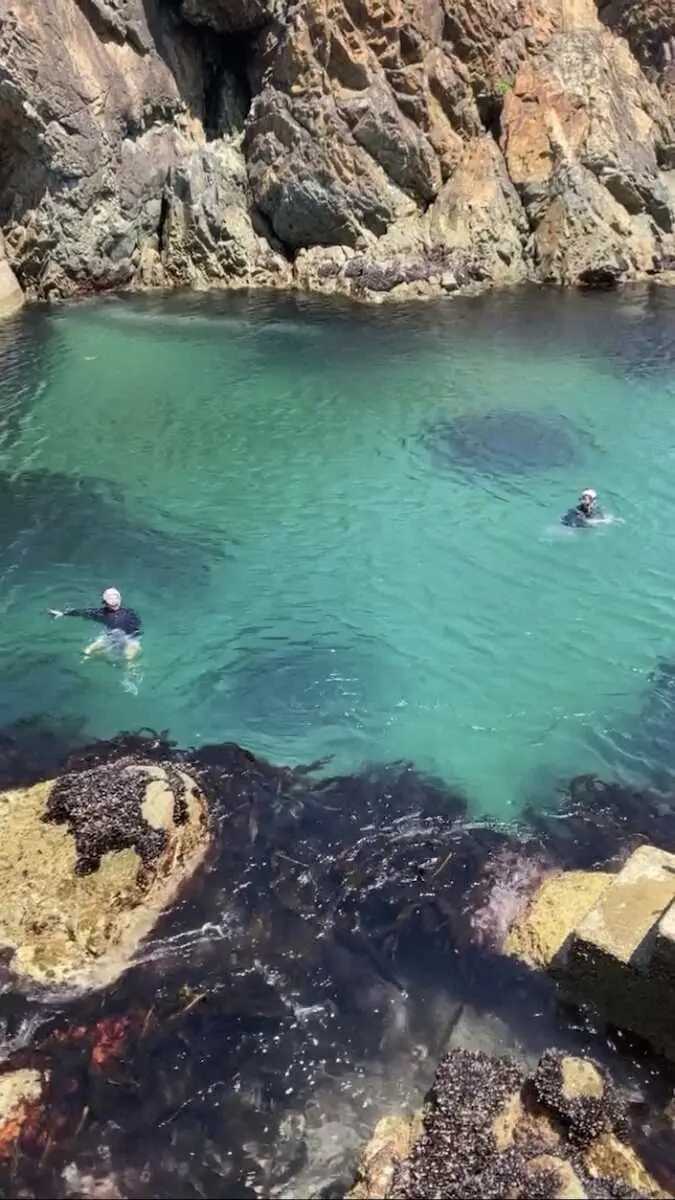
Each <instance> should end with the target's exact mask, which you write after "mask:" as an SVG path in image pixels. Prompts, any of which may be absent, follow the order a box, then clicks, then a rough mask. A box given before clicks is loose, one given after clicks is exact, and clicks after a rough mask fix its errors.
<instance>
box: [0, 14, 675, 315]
mask: <svg viewBox="0 0 675 1200" xmlns="http://www.w3.org/2000/svg"><path fill="white" fill-rule="evenodd" d="M599 8H600V17H599V15H598V8H597V7H596V4H595V3H594V2H593V0H542V2H541V3H539V4H537V5H534V6H532V5H530V4H527V3H525V2H524V0H518V2H517V3H510V2H509V0H496V2H495V3H493V4H491V5H490V6H488V8H487V9H486V8H485V6H480V5H476V3H475V0H459V3H456V2H455V0H396V2H395V3H392V4H386V5H382V4H380V3H379V0H356V2H354V0H329V2H327V0H299V2H298V3H293V4H290V3H289V2H288V0H238V2H237V3H234V4H230V3H226V2H225V0H182V3H180V4H178V3H176V4H173V5H168V4H166V3H163V2H162V0H119V2H118V0H115V2H114V3H112V2H108V0H87V3H86V4H85V3H82V2H78V0H42V3H41V4H40V5H36V4H35V3H34V0H11V3H8V4H6V5H5V9H4V12H3V14H2V16H1V17H0V62H1V63H2V69H1V73H0V150H1V152H2V159H3V171H2V177H1V179H0V229H1V230H2V232H4V234H5V238H6V241H7V246H8V253H9V263H10V267H11V269H12V270H13V271H14V272H15V273H16V276H17V277H18V280H19V283H20V285H21V287H22V288H23V290H24V291H25V292H26V294H27V295H29V296H31V297H33V296H38V297H50V296H64V295H69V294H72V293H73V292H78V291H82V290H88V289H103V288H116V287H117V288H118V287H126V286H133V287H152V286H158V285H167V284H168V285H179V284H189V285H191V286H195V287H204V286H207V285H209V284H217V285H219V286H224V287H238V288H242V287H251V286H264V287H301V288H309V289H313V290H318V291H323V292H342V293H346V294H348V295H351V296H354V297H358V298H361V299H371V300H377V299H381V298H382V297H385V296H389V295H391V296H394V297H399V298H403V297H406V296H416V295H430V294H444V293H451V292H455V291H457V290H458V289H463V288H468V289H475V288H478V287H485V286H489V285H491V284H494V285H505V284H513V283H518V282H519V281H521V280H523V279H535V280H540V281H541V280H543V281H551V282H556V283H568V284H578V283H579V284H584V285H609V284H615V283H618V282H620V281H622V280H624V279H632V278H636V277H643V276H645V275H648V276H651V275H653V274H658V273H660V272H664V271H666V270H667V268H668V266H669V265H671V266H672V264H673V262H675V242H674V241H673V228H674V226H675V187H674V186H673V168H674V166H675V130H674V125H673V105H674V101H673V97H674V96H675V83H674V79H675V76H674V74H673V72H674V70H675V68H674V67H673V62H674V60H675V29H673V18H672V5H670V4H669V3H668V0H649V3H648V4H646V5H642V4H641V5H635V4H629V3H622V2H618V3H600V4H599ZM624 35H625V37H624ZM625 38H627V39H628V40H627V41H626V40H625ZM3 272H4V273H5V274H7V271H6V269H5V268H2V267H0V275H1V274H2V273H3ZM8 282H9V283H10V284H11V276H8ZM1 283H2V280H1V279H0V284H1Z"/></svg>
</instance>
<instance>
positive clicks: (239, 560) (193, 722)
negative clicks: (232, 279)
mask: <svg viewBox="0 0 675 1200" xmlns="http://www.w3.org/2000/svg"><path fill="white" fill-rule="evenodd" d="M674 300H675V297H673V295H672V293H669V292H667V291H666V290H665V289H664V290H661V291H654V292H651V293H647V292H636V293H631V294H628V295H627V296H624V297H615V296H597V295H592V296H578V295H577V296H561V295H558V294H554V293H542V292H537V291H534V292H527V291H526V292H523V293H519V294H518V295H517V296H515V297H514V296H507V297H494V298H489V299H483V300H478V301H453V302H446V303H444V304H438V305H430V306H424V307H415V308H396V309H389V308H386V309H381V310H377V311H370V310H365V311H364V310H361V309H354V308H351V307H347V306H336V305H329V304H324V303H319V302H307V301H297V302H296V301H289V300H279V301H272V300H261V299H258V300H245V299H241V298H237V299H233V298H212V297H206V298H204V297H202V298H188V299H184V298H175V297H174V298H170V299H151V300H149V299H145V300H131V299H126V298H125V299H117V300H106V301H100V302H95V303H93V302H92V303H82V304H79V305H74V306H71V307H64V308H61V309H55V310H51V311H50V310H35V311H32V312H28V313H27V314H25V315H24V316H22V317H20V318H18V319H17V320H15V321H13V322H11V323H10V324H7V325H4V326H2V328H1V329H0V362H1V363H2V372H1V378H0V419H1V421H2V425H1V427H0V532H1V535H2V536H1V545H0V611H1V613H2V622H1V623H0V663H1V667H2V672H3V680H4V687H3V689H2V693H1V695H0V724H2V725H7V724H9V723H11V722H14V721H16V720H18V719H23V718H26V717H31V716H40V715H43V716H44V715H46V716H47V718H49V719H54V718H58V719H59V721H64V722H66V723H67V724H68V725H69V726H72V729H73V730H76V731H78V732H79V733H82V734H83V735H84V734H86V735H87V736H90V735H109V734H113V733H115V732H117V731H119V730H120V729H124V728H126V729H130V728H138V727H140V726H149V727H152V728H155V729H168V730H169V731H170V732H171V734H172V736H173V737H175V738H176V739H177V740H178V741H179V742H180V743H182V744H199V743H203V742H208V741H213V740H219V741H221V740H224V739H227V740H234V741H237V742H239V743H241V744H243V745H246V746H248V747H250V748H251V749H253V750H254V751H256V752H260V753H262V754H264V755H266V756H268V757H270V758H271V759H273V760H275V761H278V762H295V761H304V762H309V761H312V760H315V759H317V758H321V757H324V756H327V755H330V756H332V759H331V763H330V770H335V769H339V770H348V769H352V768H356V767H358V766H360V765H362V764H363V763H364V762H370V761H375V760H377V761H382V760H385V761H388V760H392V759H401V758H405V759H410V760H412V761H414V762H415V763H416V765H417V766H419V767H420V768H424V769H428V770H432V771H434V772H436V773H438V774H440V775H442V776H443V777H445V778H446V779H448V781H452V782H454V783H456V784H459V785H460V786H461V787H463V788H464V789H465V790H466V791H467V793H468V795H469V797H470V799H471V801H472V804H473V805H474V806H475V810H476V811H477V812H480V811H484V810H487V811H488V812H490V813H491V814H493V815H495V816H497V817H500V818H509V817H513V816H517V814H518V812H519V810H520V808H521V806H522V804H523V803H524V802H525V801H526V800H527V799H531V798H534V799H535V802H536V801H538V799H539V797H542V798H543V797H544V796H545V797H546V798H547V799H548V798H550V794H551V789H552V788H553V787H554V786H555V784H556V781H558V780H560V779H565V778H567V777H569V776H570V775H572V774H575V773H578V772H580V771H586V770H596V771H599V772H601V773H607V772H615V771H617V770H621V771H622V772H623V773H629V774H631V775H634V776H636V777H639V778H642V777H645V776H646V774H647V773H648V772H649V771H650V770H651V769H652V768H653V766H654V765H655V764H654V761H653V756H654V753H655V751H654V748H653V747H652V746H651V744H650V742H649V739H648V738H645V737H644V736H643V735H642V734H641V733H640V732H639V730H640V726H639V723H638V717H639V714H640V712H641V710H642V707H643V705H644V703H645V699H646V697H647V696H648V690H649V675H650V672H651V671H652V670H653V669H654V667H655V665H656V664H657V662H658V660H659V659H660V658H666V659H668V658H675V600H674V597H673V578H674V576H675V566H674V565H673V564H674V561H675V350H674V349H673V346H674V345H675V342H674V338H673V335H674V334H675V303H674ZM486 414H491V417H490V419H489V420H488V421H487V422H485V421H483V420H482V419H481V418H483V417H484V416H485V415H486ZM453 431H454V432H453ZM458 431H459V433H461V443H460V442H458V441H457V437H458V436H459V434H458ZM445 435H447V436H445ZM448 437H449V439H450V441H448ZM453 437H454V438H455V443H454V448H453V443H452V438H453ZM495 438H496V445H492V447H491V446H490V444H488V446H487V449H486V446H485V444H484V440H485V439H487V441H488V443H490V440H491V439H495ZM583 486H594V487H596V488H597V489H598V491H599V493H600V499H601V501H602V502H603V504H604V505H605V507H606V508H607V509H608V510H609V511H610V512H611V513H612V514H614V515H615V516H617V517H619V518H621V520H620V521H617V522H616V523H615V524H611V525H608V526H606V527H603V528H598V529H595V530H593V531H582V532H580V533H576V534H568V533H566V531H564V530H563V529H562V527H561V526H560V525H559V523H558V518H559V515H560V513H561V512H563V511H564V510H565V509H566V508H567V507H568V506H569V505H570V504H572V503H573V502H575V500H576V497H577V494H578V492H579V490H580V488H581V487H583ZM111 584H114V585H116V586H118V587H119V588H120V589H121V590H122V592H123V594H124V598H125V601H126V602H127V603H129V604H131V605H132V606H133V607H135V608H137V609H138V610H139V611H140V613H141V615H142V617H143V619H144V624H145V629H146V637H145V645H144V651H143V656H142V660H141V663H140V666H139V668H138V672H137V673H136V674H135V675H133V676H132V677H131V678H128V677H127V675H126V673H125V671H124V669H123V668H122V667H121V666H120V665H119V664H111V663H108V662H86V663H83V662H81V653H80V652H81V649H82V647H83V646H84V645H85V644H86V642H87V641H88V640H90V638H91V635H92V628H91V627H88V626H87V625H85V624H84V623H82V622H78V621H75V620H73V621H63V622H58V623H52V622H51V621H50V620H49V619H48V618H47V617H46V616H45V610H46V609H47V608H49V607H62V606H65V605H69V604H72V605H84V604H93V603H96V601H97V598H98V595H99V593H100V590H101V588H102V587H103V586H107V585H111Z"/></svg>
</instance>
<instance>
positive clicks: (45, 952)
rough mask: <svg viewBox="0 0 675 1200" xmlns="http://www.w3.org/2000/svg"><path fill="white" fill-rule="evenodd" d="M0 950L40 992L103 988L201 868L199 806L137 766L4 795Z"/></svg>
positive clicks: (205, 832) (163, 770)
mask: <svg viewBox="0 0 675 1200" xmlns="http://www.w3.org/2000/svg"><path fill="white" fill-rule="evenodd" d="M0 828H1V830H2V837H1V838H0V895H1V899H0V946H2V947H4V948H7V949H8V950H10V951H11V957H10V960H9V967H10V970H11V972H12V973H13V974H14V975H15V976H17V977H19V978H20V979H24V980H26V979H27V980H32V981H34V982H36V983H41V984H49V985H51V986H53V985H60V986H67V987H74V988H76V989H77V988H82V987H87V986H97V985H102V984H106V983H109V982H110V981H111V980H112V979H114V978H115V977H116V976H117V975H119V974H120V972H121V971H122V970H123V969H124V968H125V966H126V965H128V963H129V961H130V959H131V957H132V956H133V954H134V952H135V950H136V949H137V947H138V945H139V942H140V941H141V939H142V938H143V937H144V936H145V935H146V934H148V933H149V932H150V930H151V929H152V927H153V926H154V924H155V922H156V920H157V918H158V916H159V914H160V913H161V912H162V911H163V910H164V909H165V908H167V907H168V906H169V905H170V904H171V903H172V901H173V900H174V899H175V898H176V896H177V894H178V891H179V889H180V887H181V885H182V884H183V883H184V882H185V880H187V879H188V878H189V877H190V876H191V875H192V874H193V873H194V872H195V870H196V869H197V867H198V866H199V865H200V863H201V862H202V860H203V858H204V855H205V853H206V849H207V846H208V841H209V828H208V817H207V809H206V803H205V800H204V798H203V796H202V794H201V792H200V790H199V788H198V787H197V785H196V784H195V782H194V781H193V779H191V778H190V776H189V775H187V774H186V773H185V772H183V771H182V770H180V769H177V768H176V767H175V766H173V765H172V764H170V763H167V764H165V765H158V764H156V763H149V762H144V761H143V760H141V759H135V758H133V757H127V758H121V759H118V760H116V761H114V762H111V763H107V764H103V765H101V766H98V767H95V768H93V769H91V770H79V771H74V772H72V773H70V774H67V775H64V776H62V777H61V778H59V779H57V780H55V781H50V782H45V783H38V784H36V785H35V786H34V787H30V788H27V789H17V790H14V791H6V792H3V793H0Z"/></svg>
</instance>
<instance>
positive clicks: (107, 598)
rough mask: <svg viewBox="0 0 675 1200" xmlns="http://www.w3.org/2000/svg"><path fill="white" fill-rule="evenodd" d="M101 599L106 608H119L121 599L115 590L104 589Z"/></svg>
mask: <svg viewBox="0 0 675 1200" xmlns="http://www.w3.org/2000/svg"><path fill="white" fill-rule="evenodd" d="M101 599H102V601H103V603H104V604H105V605H106V607H107V608H119V606H120V604H121V603H122V597H121V595H120V593H119V592H118V590H117V588H106V589H105V591H104V593H103V595H102V596H101Z"/></svg>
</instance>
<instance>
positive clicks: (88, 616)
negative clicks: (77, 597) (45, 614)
mask: <svg viewBox="0 0 675 1200" xmlns="http://www.w3.org/2000/svg"><path fill="white" fill-rule="evenodd" d="M49 613H50V615H51V616H52V617H54V618H55V619H56V618H58V617H82V618H83V619H84V620H85V621H97V622H98V623H99V624H100V623H101V622H102V620H103V618H102V616H101V610H100V609H99V608H66V609H63V610H62V609H60V608H50V609H49Z"/></svg>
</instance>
